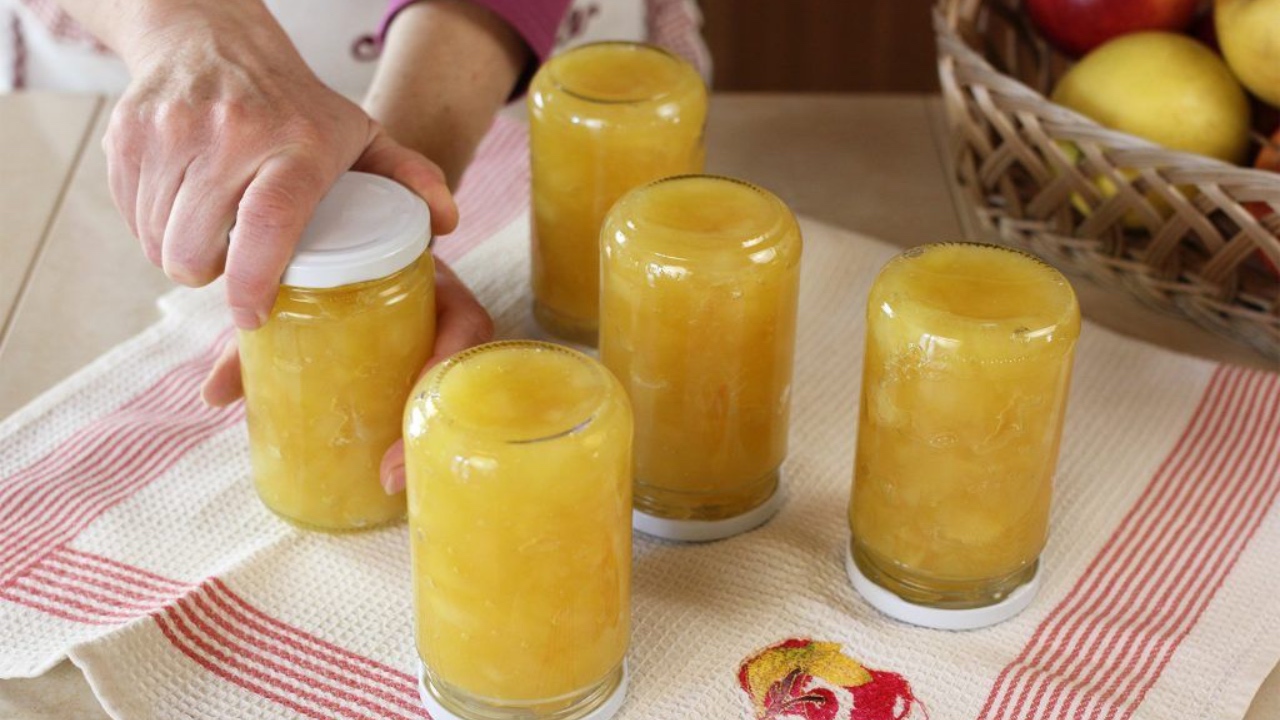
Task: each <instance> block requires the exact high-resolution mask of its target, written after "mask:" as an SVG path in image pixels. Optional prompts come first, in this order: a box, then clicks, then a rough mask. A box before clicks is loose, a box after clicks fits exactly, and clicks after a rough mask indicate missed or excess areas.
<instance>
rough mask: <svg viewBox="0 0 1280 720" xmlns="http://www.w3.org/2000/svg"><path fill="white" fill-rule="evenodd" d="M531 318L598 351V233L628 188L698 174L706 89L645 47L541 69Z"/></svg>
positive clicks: (583, 52)
mask: <svg viewBox="0 0 1280 720" xmlns="http://www.w3.org/2000/svg"><path fill="white" fill-rule="evenodd" d="M528 104H529V116H530V124H529V150H530V166H531V172H532V183H533V198H532V205H533V258H532V266H533V296H534V304H533V311H534V316H535V317H536V318H537V320H538V323H539V324H540V325H541V326H542V327H543V329H544V330H546V331H547V332H549V333H551V334H552V335H555V336H557V337H559V338H561V339H565V340H571V341H574V342H579V343H584V344H588V345H594V344H595V342H596V327H597V318H598V303H599V294H600V282H599V273H600V251H599V242H600V223H601V221H602V220H603V219H604V216H605V213H607V212H608V211H609V208H610V207H612V206H613V203H614V202H616V201H617V200H618V198H620V197H622V195H623V194H624V193H626V192H627V191H628V190H631V189H632V188H635V187H638V186H640V185H643V184H645V183H648V182H652V181H654V180H657V179H659V178H663V177H667V176H669V175H680V174H684V173H697V172H702V166H703V161H704V157H705V151H704V149H703V142H702V132H703V126H704V125H705V124H706V116H707V89H706V86H705V85H704V84H703V82H702V78H701V76H699V75H698V73H697V71H696V70H694V68H693V67H692V66H691V65H689V64H688V63H686V62H684V61H683V60H681V59H679V58H677V57H676V56H674V55H672V54H670V53H668V52H666V51H665V50H661V49H659V48H656V47H652V46H649V45H642V44H638V43H628V42H606V43H596V44H591V45H584V46H581V47H578V48H575V49H573V50H570V51H568V52H566V53H564V54H563V55H559V56H556V57H554V58H552V59H551V60H550V61H548V62H547V63H546V64H545V65H543V66H542V69H541V70H539V71H538V74H537V75H536V76H535V77H534V79H533V82H532V83H531V84H530V87H529V94H528Z"/></svg>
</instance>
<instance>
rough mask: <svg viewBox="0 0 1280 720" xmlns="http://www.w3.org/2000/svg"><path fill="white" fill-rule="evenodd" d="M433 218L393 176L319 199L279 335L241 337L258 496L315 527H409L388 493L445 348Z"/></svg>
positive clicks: (291, 276) (346, 184) (351, 177)
mask: <svg viewBox="0 0 1280 720" xmlns="http://www.w3.org/2000/svg"><path fill="white" fill-rule="evenodd" d="M430 227H431V225H430V215H429V213H428V211H427V206H426V204H425V203H423V201H422V200H421V199H419V198H418V197H417V196H416V195H414V194H412V193H411V192H410V191H409V190H407V189H405V188H404V187H402V186H401V185H399V184H397V183H395V182H393V181H391V180H388V179H386V178H382V177H377V176H374V175H367V174H364V173H347V174H345V175H343V176H342V177H340V178H339V179H338V182H337V183H336V184H335V185H334V187H333V188H332V189H331V190H330V191H329V193H328V195H326V196H325V198H324V199H323V200H322V201H321V202H320V204H319V206H318V207H317V209H316V212H315V215H314V216H313V218H312V220H311V223H310V224H309V225H308V226H307V229H306V231H305V232H304V233H303V236H302V239H301V241H300V242H299V243H298V246H297V249H296V251H295V253H294V256H293V259H292V261H291V262H290V265H289V267H288V269H287V270H286V271H285V274H284V277H283V279H282V281H281V286H280V291H279V294H278V295H277V296H276V302H275V307H274V308H272V311H271V316H270V318H269V319H268V320H267V322H266V324H264V325H263V326H262V327H260V328H258V329H257V330H253V331H241V332H240V336H239V342H240V360H241V367H242V371H243V378H244V394H245V405H246V409H247V415H248V424H249V444H250V455H251V458H252V462H253V476H254V483H255V485H256V487H257V490H258V495H259V496H260V497H261V498H262V501H263V503H265V504H266V506H267V507H268V508H270V509H271V510H272V511H273V512H275V513H276V514H277V515H279V516H281V517H282V518H284V519H285V520H288V521H289V522H292V523H294V524H296V525H300V526H303V527H306V528H310V529H316V530H327V531H345V530H359V529H366V528H373V527H377V526H380V525H384V524H386V523H389V522H392V521H395V520H398V519H400V518H403V517H404V512H405V500H404V494H403V493H397V494H395V495H388V494H387V493H385V492H384V491H383V489H382V485H381V483H380V482H379V467H380V464H381V461H382V455H383V453H384V452H385V451H386V450H387V448H388V447H390V446H391V444H392V443H394V442H395V441H396V440H397V439H398V438H399V437H400V419H401V416H402V415H403V412H404V403H405V399H406V398H408V396H409V390H410V389H411V388H412V387H413V382H414V380H415V379H416V378H417V376H418V374H419V373H421V372H422V368H423V366H424V365H426V362H427V359H428V358H429V357H430V356H431V350H432V345H433V343H434V340H435V317H436V314H435V270H434V263H433V262H432V259H431V253H430V252H429V251H428V249H427V246H428V241H429V238H430Z"/></svg>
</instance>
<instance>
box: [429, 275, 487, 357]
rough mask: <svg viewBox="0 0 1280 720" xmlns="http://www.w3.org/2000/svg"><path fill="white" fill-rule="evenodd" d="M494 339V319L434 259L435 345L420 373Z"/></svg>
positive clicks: (456, 279) (459, 282) (453, 276)
mask: <svg viewBox="0 0 1280 720" xmlns="http://www.w3.org/2000/svg"><path fill="white" fill-rule="evenodd" d="M492 339H493V319H492V318H490V317H489V313H488V311H486V310H485V309H484V306H483V305H481V304H480V301H479V300H476V297H475V295H472V294H471V290H469V289H468V288H467V286H466V285H465V284H463V282H462V280H460V279H458V276H457V275H456V274H454V272H453V269H452V268H450V267H449V266H448V265H446V264H444V263H443V262H441V261H440V260H439V259H437V260H436V344H435V348H434V349H433V350H432V351H431V358H430V359H429V360H427V367H426V368H424V370H423V372H424V373H425V372H426V370H429V369H430V368H432V367H434V366H435V365H436V363H439V362H442V361H443V360H445V359H447V358H449V357H450V356H452V355H454V354H456V353H458V352H461V351H463V350H466V349H467V348H469V347H473V346H475V345H479V344H481V343H485V342H489V341H490V340H492Z"/></svg>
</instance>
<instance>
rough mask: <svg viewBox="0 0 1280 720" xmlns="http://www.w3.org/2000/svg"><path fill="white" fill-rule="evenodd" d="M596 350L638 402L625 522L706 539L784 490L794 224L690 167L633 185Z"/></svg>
mask: <svg viewBox="0 0 1280 720" xmlns="http://www.w3.org/2000/svg"><path fill="white" fill-rule="evenodd" d="M601 237H602V246H603V250H602V252H603V254H604V257H603V261H602V268H603V269H602V281H601V282H602V291H601V311H600V358H601V361H602V362H604V364H605V365H606V366H607V367H608V368H609V369H610V370H612V371H613V373H614V374H615V375H616V376H617V377H618V379H619V380H621V381H622V384H623V386H624V387H626V389H627V393H628V395H629V396H630V398H631V404H632V407H634V408H635V419H636V440H635V508H636V513H635V525H636V529H638V530H640V531H642V532H644V533H646V534H650V535H656V536H658V537H664V538H668V539H673V540H689V541H700V540H714V539H718V538H722V537H727V536H730V535H734V534H737V533H740V532H744V531H746V530H750V529H751V528H753V527H756V526H758V525H760V524H761V523H763V522H766V521H767V520H768V519H769V517H771V516H772V514H773V513H774V512H775V511H776V510H777V506H778V502H779V501H780V499H781V496H780V495H779V494H778V490H779V473H780V467H781V465H782V461H783V459H784V458H785V457H786V454H787V426H788V418H789V410H790V406H789V401H790V396H791V368H792V361H793V357H794V354H795V337H796V307H797V302H798V293H799V286H800V253H801V239H800V229H799V226H798V225H797V224H796V219H795V216H794V215H793V214H792V213H791V211H790V210H789V209H788V208H787V206H786V205H785V204H783V202H782V201H781V200H779V199H778V198H777V197H775V196H774V195H772V194H771V193H769V192H767V191H765V190H762V189H760V188H758V187H756V186H754V185H750V184H748V183H745V182H742V181H739V180H733V179H729V178H723V177H712V176H704V175H689V176H681V177H675V178H668V179H665V180H660V181H658V182H655V183H652V184H649V185H646V186H644V187H642V188H639V189H636V190H634V191H632V192H631V193H629V194H627V195H626V196H625V197H623V199H622V200H620V201H618V204H617V205H615V206H614V208H613V210H612V211H611V212H610V213H609V216H608V218H607V219H606V220H605V223H604V230H603V232H602V233H601Z"/></svg>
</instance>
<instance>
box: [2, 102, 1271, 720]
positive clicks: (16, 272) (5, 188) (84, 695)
mask: <svg viewBox="0 0 1280 720" xmlns="http://www.w3.org/2000/svg"><path fill="white" fill-rule="evenodd" d="M109 110H110V105H109V102H108V101H106V100H104V99H102V98H97V97H92V96H83V95H73V96H68V95H43V94H33V95H11V96H0V129H3V133H0V218H3V223H2V224H0V228H2V229H0V417H5V416H8V415H9V414H10V413H12V412H13V411H14V410H16V409H18V408H19V407H20V406H22V405H23V404H25V403H26V402H27V401H29V400H31V399H32V398H34V397H35V396H36V395H38V394H39V393H41V392H43V391H44V390H46V389H48V388H49V387H51V386H53V385H54V384H56V383H57V382H58V381H59V380H61V379H62V378H64V377H66V376H67V375H69V374H71V373H72V372H74V371H75V370H76V369H78V368H80V367H81V366H83V365H85V364H86V363H88V362H89V361H90V360H92V359H94V358H95V357H97V356H99V355H101V354H102V353H103V352H104V351H106V350H107V349H108V348H110V347H112V346H113V345H115V344H117V343H119V342H121V341H123V340H125V339H126V338H128V337H130V336H132V335H134V334H135V333H137V332H139V331H141V330H142V329H143V328H145V327H146V326H147V325H149V324H151V323H152V322H154V321H155V320H156V319H157V317H158V313H157V310H156V306H155V299H156V298H157V297H158V296H159V295H161V294H162V293H163V292H165V291H166V290H168V289H169V288H170V287H171V285H170V283H169V282H168V280H167V279H166V278H165V277H164V276H163V275H162V274H161V273H160V271H159V270H156V269H155V268H153V267H151V265H150V264H148V263H147V262H146V260H145V259H144V258H143V256H142V253H141V252H140V251H139V249H138V245H137V242H136V241H135V240H134V239H133V238H132V237H131V236H130V234H129V231H128V229H127V227H126V226H125V224H124V222H123V221H122V220H121V219H120V217H119V216H118V215H117V213H116V211H115V208H114V206H113V205H112V203H111V197H110V194H109V192H108V190H107V182H106V177H107V173H106V163H105V159H104V157H103V154H102V152H101V151H100V150H99V140H100V139H101V137H102V133H103V129H104V123H105V122H106V119H107V116H108V115H109ZM707 138H708V155H707V157H708V160H707V163H708V169H709V170H710V171H712V172H716V173H721V174H726V175H734V176H739V177H743V178H746V179H749V180H752V181H754V182H757V183H759V184H761V185H763V186H765V187H767V188H769V189H771V190H773V191H774V192H776V193H778V194H779V195H780V196H781V197H782V198H783V199H784V200H786V201H787V202H788V203H789V204H790V205H791V207H792V208H794V209H795V211H796V212H797V213H799V214H802V215H807V216H809V217H812V218H815V219H818V220H822V221H824V222H827V223H830V224H833V225H838V226H841V227H845V228H848V229H850V230H856V231H858V232H861V233H865V234H867V235H871V236H874V237H878V238H881V239H884V240H886V241H889V242H892V243H895V244H898V245H902V246H904V247H905V246H910V245H915V244H920V243H924V242H933V241H940V240H953V239H958V238H963V237H968V238H970V239H976V238H977V234H976V232H975V230H974V226H973V222H972V218H970V217H969V215H968V214H967V213H966V212H965V211H964V208H963V205H962V204H960V203H959V202H958V198H957V197H956V196H955V195H953V193H952V189H951V186H950V183H949V182H948V180H947V178H948V177H949V172H948V169H947V167H948V164H949V156H948V151H947V144H946V121H945V117H944V115H943V112H942V105H941V102H940V101H939V99H938V98H937V97H935V96H929V95H895V96H867V95H828V96H824V95H717V96H715V97H714V98H713V100H712V111H711V119H710V127H709V129H708V133H707ZM1076 288H1077V290H1078V291H1079V294H1080V299H1081V304H1082V306H1083V308H1084V312H1085V315H1086V316H1087V317H1088V318H1090V319H1091V320H1093V321H1094V322H1097V323H1099V324H1102V325H1105V326H1107V327H1109V328H1112V329H1114V330H1118V331H1120V332H1123V333H1126V334H1129V335H1131V336H1134V337H1138V338H1141V339H1143V340H1146V341H1148V342H1152V343H1155V344H1159V345H1162V346H1165V347H1168V348H1171V349H1174V350H1178V351H1182V352H1187V353H1192V354H1196V355H1201V356H1203V357H1206V358H1211V359H1214V360H1221V361H1229V362H1235V363H1239V364H1247V365H1252V366H1255V367H1274V363H1268V362H1267V361H1266V360H1265V359H1263V358H1262V357H1261V356H1259V355H1257V354H1255V353H1254V352H1253V351H1251V350H1250V349H1248V348H1247V347H1245V346H1243V345H1239V344H1236V343H1233V342H1231V341H1228V340H1223V339H1221V338H1219V337H1217V336H1214V335H1210V334H1208V333H1206V332H1203V331H1201V330H1199V329H1197V328H1195V327H1193V326H1192V325H1190V324H1189V323H1187V322H1184V321H1182V320H1179V319H1177V318H1173V317H1169V316H1164V315H1160V314H1157V313H1155V312H1153V311H1151V310H1148V309H1147V308H1145V307H1143V306H1140V305H1139V304H1137V303H1136V302H1135V301H1132V300H1130V299H1129V298H1128V297H1127V296H1125V295H1121V294H1119V293H1115V292H1112V291H1107V290H1103V289H1100V288H1098V287H1096V286H1093V285H1091V284H1089V283H1088V282H1087V281H1083V280H1081V281H1079V282H1077V283H1076ZM0 652H3V650H0ZM0 717H4V718H15V719H17V720H35V719H36V718H41V719H44V718H49V719H50V720H52V719H54V718H56V719H57V720H80V719H81V718H83V719H85V720H96V719H98V718H104V717H106V715H105V714H104V713H103V711H102V709H101V708H100V707H99V706H98V704H97V702H96V701H95V700H94V697H93V695H92V693H91V692H90V691H89V688H88V685H87V684H86V683H85V681H84V678H83V676H82V675H81V674H80V672H79V671H78V670H76V669H75V668H74V667H72V666H71V665H70V663H66V662H64V663H62V664H61V665H60V666H58V667H57V668H55V669H54V670H52V671H51V672H50V673H48V674H46V675H44V676H42V677H39V678H35V679H31V680H7V681H0ZM1277 717H1280V671H1277V672H1273V673H1272V675H1271V677H1270V678H1269V679H1268V680H1267V682H1266V684H1265V685H1264V686H1263V688H1262V690H1260V691H1259V693H1258V697H1257V698H1256V699H1255V701H1254V704H1253V707H1252V708H1251V709H1250V711H1249V714H1248V716H1247V718H1248V720H1264V719H1271V718H1277Z"/></svg>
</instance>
